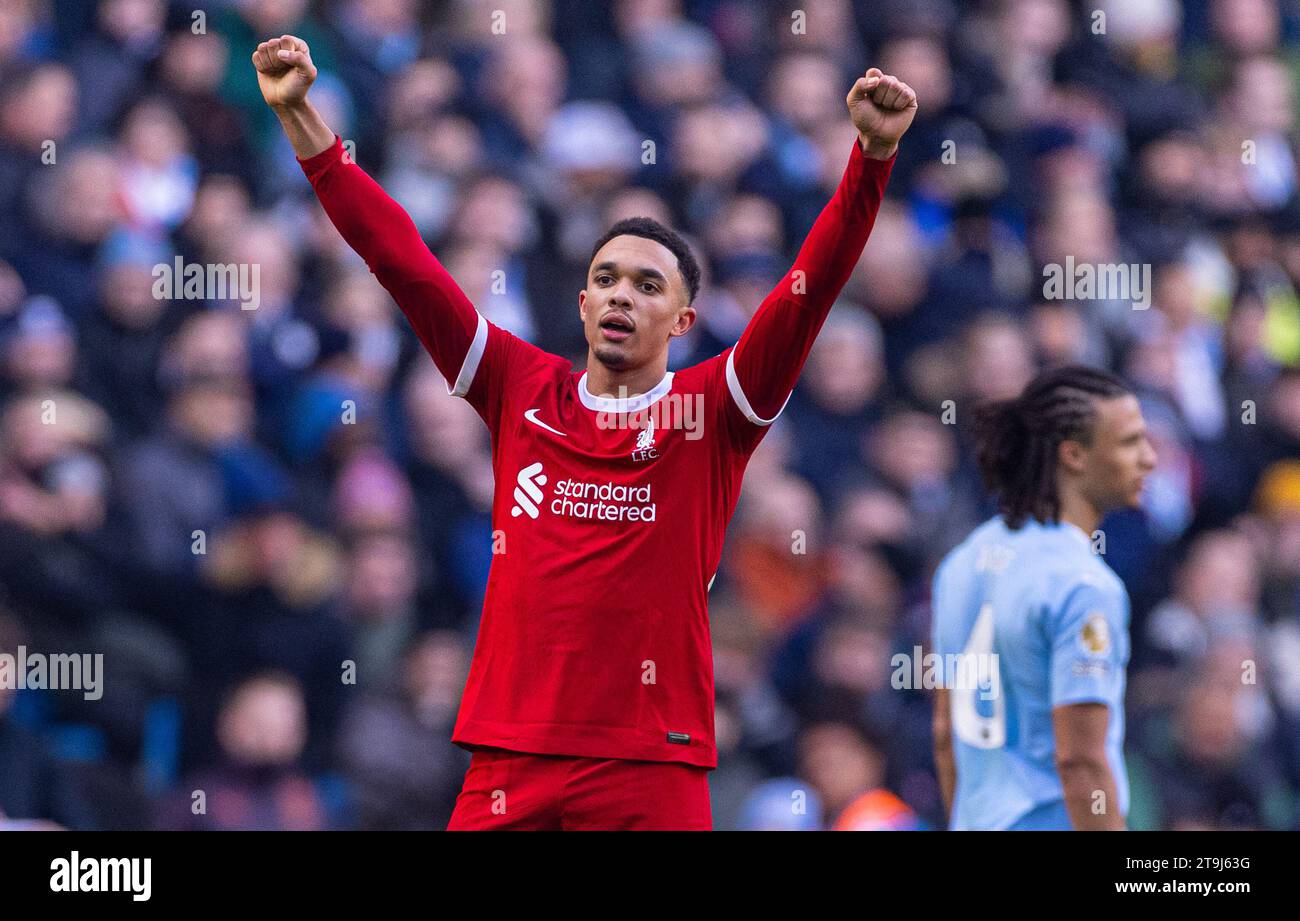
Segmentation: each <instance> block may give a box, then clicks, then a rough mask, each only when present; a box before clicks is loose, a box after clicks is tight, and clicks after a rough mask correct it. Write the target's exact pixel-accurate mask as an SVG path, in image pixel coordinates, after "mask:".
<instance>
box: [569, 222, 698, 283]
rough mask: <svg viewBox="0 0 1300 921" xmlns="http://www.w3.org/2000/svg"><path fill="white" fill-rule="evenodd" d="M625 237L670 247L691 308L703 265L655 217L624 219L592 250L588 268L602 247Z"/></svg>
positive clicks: (674, 233) (681, 241)
mask: <svg viewBox="0 0 1300 921" xmlns="http://www.w3.org/2000/svg"><path fill="white" fill-rule="evenodd" d="M624 235H627V236H633V237H645V238H646V239H647V240H654V241H655V242H656V243H661V244H663V245H664V246H665V247H667V249H668V251H669V252H671V253H672V254H673V255H674V256H676V257H677V270H678V271H679V272H681V273H682V279H683V280H684V281H685V282H686V295H687V297H686V303H687V304H690V303H692V302H693V301H694V300H695V295H697V294H699V293H700V264H699V263H698V262H696V261H695V254H694V253H693V252H691V247H690V244H688V243H687V242H686V241H685V240H684V239H682V237H681V235H680V234H679V233H677V231H675V230H673V229H672V228H670V227H665V226H664V225H663V224H661V223H659V222H658V221H656V220H655V219H654V218H652V217H628V218H624V219H623V220H621V221H619V222H618V223H616V224H615V225H614V226H613V227H611V228H609V230H607V231H605V233H604V234H603V235H602V236H601V238H600V239H599V240H597V241H596V245H595V246H593V247H592V248H591V259H589V260H588V262H587V264H588V265H590V264H591V263H592V262H594V261H595V260H596V254H597V253H598V252H600V248H601V247H602V246H604V245H605V244H606V243H608V242H609V241H610V240H612V239H614V238H615V237H621V236H624Z"/></svg>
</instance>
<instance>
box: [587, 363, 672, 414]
mask: <svg viewBox="0 0 1300 921" xmlns="http://www.w3.org/2000/svg"><path fill="white" fill-rule="evenodd" d="M672 387H673V372H672V371H666V372H664V376H663V379H662V380H661V381H659V383H657V384H655V385H654V387H653V388H652V389H650V390H647V391H646V392H645V393H639V394H637V395H636V396H633V397H627V398H622V397H598V396H596V395H595V394H594V393H592V392H591V391H590V390H588V389H587V372H586V371H583V372H582V377H580V378H578V399H579V400H581V401H582V405H583V406H585V407H587V408H588V409H590V410H594V411H595V412H604V413H635V412H640V411H641V410H643V409H645V408H646V407H647V406H649V405H650V404H651V403H653V402H655V401H656V400H658V399H659V398H660V397H662V396H664V395H665V394H667V393H668V391H669V390H671V389H672Z"/></svg>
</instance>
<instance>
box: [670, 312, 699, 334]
mask: <svg viewBox="0 0 1300 921" xmlns="http://www.w3.org/2000/svg"><path fill="white" fill-rule="evenodd" d="M695 318H696V313H695V308H694V307H683V308H682V309H681V310H679V311H678V312H677V322H676V323H674V324H673V329H672V333H671V335H672V336H685V335H686V334H687V333H688V332H690V329H691V327H692V326H694V325H695Z"/></svg>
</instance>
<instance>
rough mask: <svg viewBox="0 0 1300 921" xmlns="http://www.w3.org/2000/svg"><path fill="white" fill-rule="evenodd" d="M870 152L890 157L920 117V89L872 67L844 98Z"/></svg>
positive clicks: (884, 157)
mask: <svg viewBox="0 0 1300 921" xmlns="http://www.w3.org/2000/svg"><path fill="white" fill-rule="evenodd" d="M844 101H845V102H846V103H847V104H848V107H849V116H850V117H851V118H852V119H853V124H854V126H855V127H856V128H857V129H858V134H859V135H860V137H861V140H862V146H863V148H864V149H865V150H866V151H867V153H868V155H870V156H873V157H879V158H881V159H887V158H888V157H890V156H892V155H893V153H894V151H895V150H896V149H897V148H898V140H899V138H901V137H902V136H903V134H904V132H906V131H907V129H908V128H909V127H910V126H911V124H912V119H913V118H915V117H916V91H915V90H913V89H912V88H911V87H910V86H908V85H907V84H906V83H904V82H903V81H902V80H900V79H898V78H897V77H891V76H889V75H887V74H884V73H882V72H881V71H880V70H879V69H878V68H875V67H873V68H871V69H870V70H868V71H867V72H866V74H864V75H863V76H861V77H859V78H858V79H857V81H856V82H855V83H854V84H853V88H852V89H850V90H849V95H848V98H846V99H845V100H844Z"/></svg>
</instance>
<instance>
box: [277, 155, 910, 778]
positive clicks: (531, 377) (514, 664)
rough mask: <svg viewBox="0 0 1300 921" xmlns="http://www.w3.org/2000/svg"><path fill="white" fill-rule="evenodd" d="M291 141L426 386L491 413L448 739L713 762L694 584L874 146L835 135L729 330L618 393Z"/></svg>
mask: <svg viewBox="0 0 1300 921" xmlns="http://www.w3.org/2000/svg"><path fill="white" fill-rule="evenodd" d="M300 162H301V163H302V167H303V170H304V171H305V172H306V174H307V176H308V178H309V179H310V181H311V183H312V186H313V188H314V189H315V191H316V193H317V195H318V197H319V198H320V200H321V203H322V205H323V206H324V208H325V210H326V213H327V214H328V215H329V217H330V219H331V220H332V221H333V222H334V225H335V226H336V227H337V228H338V229H339V231H340V233H342V235H343V237H344V239H346V240H347V242H348V243H349V244H350V245H351V246H352V247H353V248H354V249H355V250H356V251H357V252H358V253H360V254H361V255H362V257H363V258H365V260H366V262H367V264H368V265H369V266H370V269H371V271H372V272H374V274H375V276H376V277H377V278H378V279H379V281H380V283H381V284H383V285H384V287H385V288H387V289H388V291H389V292H390V293H391V294H392V295H393V297H394V299H395V300H396V301H397V303H398V305H399V306H400V307H401V309H402V311H403V313H404V314H405V315H406V317H407V319H408V320H409V321H410V323H411V325H412V327H413V328H414V329H415V332H416V334H417V335H418V336H419V338H420V340H421V342H422V343H423V344H424V346H425V348H426V349H427V350H428V351H429V353H430V355H432V357H433V359H434V362H435V363H436V364H437V366H438V368H439V370H440V371H441V372H442V374H443V376H444V377H445V378H446V379H447V385H448V390H449V391H450V392H451V393H452V394H453V395H455V396H459V397H463V398H465V399H466V400H467V401H468V402H469V403H470V404H471V405H472V406H473V407H474V409H475V410H476V411H477V412H478V414H479V415H480V416H481V417H482V419H483V421H484V422H485V423H486V424H487V426H488V428H489V430H490V431H491V434H492V467H493V473H494V476H495V481H496V492H495V496H494V499H493V508H492V527H493V530H494V535H493V537H494V555H493V559H492V566H491V571H490V573H489V576H488V584H487V593H486V596H485V598H484V602H483V616H482V623H481V626H480V629H479V635H478V642H477V645H476V647H475V650H474V657H473V661H472V664H471V666H470V673H469V679H468V682H467V683H466V686H465V694H464V697H463V699H462V701H461V707H460V714H459V717H458V719H457V721H456V728H455V731H454V733H453V740H454V741H455V742H457V743H459V744H461V745H463V746H465V747H470V748H472V747H475V746H490V747H495V748H504V749H510V750H513V751H520V752H532V753H537V754H552V755H571V756H579V757H588V758H626V759H636V760H649V761H680V762H684V763H687V764H693V765H698V766H702V767H714V766H715V765H716V764H717V752H716V748H715V746H714V740H713V655H712V647H711V643H710V638H709V621H708V601H707V599H708V591H709V587H710V585H711V584H712V581H713V577H714V575H715V574H716V572H717V568H718V561H719V559H720V557H721V555H722V543H723V537H724V534H725V532H726V527H727V522H728V521H729V520H730V519H731V515H732V512H733V511H734V509H735V507H736V500H737V499H738V497H739V494H740V487H741V480H742V477H743V474H744V470H745V465H746V463H747V462H748V460H749V457H750V456H751V454H752V453H753V451H754V448H755V447H756V446H757V445H758V443H759V441H760V440H761V439H762V437H763V435H764V433H765V432H766V431H767V426H768V425H770V424H771V423H772V422H773V421H774V420H775V419H776V417H777V416H778V415H779V414H780V411H781V410H782V409H783V408H784V406H785V402H786V400H787V399H788V398H789V395H790V392H791V390H792V389H793V387H794V384H795V381H796V380H797V379H798V376H799V372H800V370H801V369H802V367H803V364H804V361H805V360H806V359H807V357H808V352H809V350H810V349H811V347H812V343H813V340H814V339H815V338H816V335H817V332H818V331H819V330H820V329H821V326H822V323H823V322H824V320H825V318H826V315H827V313H828V312H829V310H830V307H831V304H832V303H833V302H834V300H835V297H836V296H837V295H838V294H839V291H840V289H841V288H842V287H843V285H844V282H845V281H846V280H847V279H848V276H849V273H850V272H851V271H852V269H853V266H854V265H855V264H856V263H857V261H858V258H859V257H860V255H861V253H862V248H863V246H864V245H865V244H866V240H867V236H868V234H869V233H870V231H871V225H872V223H873V222H874V220H875V215H876V212H877V210H878V208H879V205H880V201H881V198H882V196H883V194H884V188H885V184H886V182H887V181H888V177H889V173H890V170H891V169H892V166H893V161H892V160H887V161H880V160H872V159H870V158H867V157H866V156H864V155H863V153H862V150H861V148H860V147H859V145H858V143H857V141H856V140H855V141H854V144H853V149H852V152H851V153H850V155H849V160H848V165H847V166H846V168H845V171H844V175H843V178H842V179H841V181H840V184H839V187H838V188H837V189H836V192H835V194H834V196H833V197H832V198H831V200H830V202H829V203H828V204H827V206H826V208H825V209H824V210H823V211H822V213H821V215H820V216H819V217H818V219H817V221H816V222H815V223H814V225H813V228H812V230H811V231H810V232H809V235H808V237H807V239H806V240H805V242H804V244H803V246H802V248H801V249H800V251H799V256H798V258H797V259H796V260H795V264H794V266H793V267H792V268H791V270H790V272H789V273H787V274H786V276H785V277H784V278H783V279H782V280H781V281H780V282H779V283H778V284H777V286H776V287H775V288H774V289H773V290H772V293H771V294H769V295H768V297H767V298H766V299H765V300H764V301H763V304H762V305H761V306H760V307H759V309H758V311H757V312H756V313H755V314H754V317H753V318H752V319H751V321H750V323H749V325H748V327H747V328H746V330H745V332H744V334H743V335H742V336H741V339H740V341H739V342H738V343H737V344H736V346H734V347H732V348H729V349H727V350H726V351H724V352H722V353H721V354H720V355H717V356H715V357H713V358H710V359H708V360H707V361H704V362H701V363H700V364H697V365H694V366H692V367H690V368H686V369H683V370H681V371H677V372H672V371H669V372H667V373H665V374H664V376H663V379H662V380H661V381H660V382H659V383H658V384H657V385H656V386H655V387H654V388H653V389H652V390H650V391H649V392H647V393H644V394H640V395H636V396H633V397H630V398H626V399H617V398H613V397H605V396H600V395H596V394H593V393H591V392H590V390H589V389H588V387H587V379H586V373H585V372H581V373H579V372H575V371H573V370H572V368H571V365H570V362H569V361H567V360H565V359H563V358H560V357H559V356H556V355H551V354H549V353H547V352H543V351H542V350H540V349H538V348H536V347H535V346H533V345H531V344H529V343H528V342H525V341H524V340H522V339H520V338H518V337H516V336H514V335H512V334H511V333H509V332H507V331H505V330H503V329H501V328H499V327H497V326H495V325H494V324H492V323H490V322H488V321H487V320H486V319H485V318H484V317H483V316H482V315H481V314H479V313H478V311H477V310H476V309H475V308H474V306H473V305H472V304H471V303H470V302H469V300H468V299H467V298H466V297H465V295H464V293H463V292H462V291H461V290H460V288H459V287H458V286H457V285H456V283H455V282H454V281H453V280H452V279H451V277H450V276H449V275H448V274H447V272H446V270H445V269H443V267H442V265H441V264H440V263H439V262H438V261H437V259H436V258H435V257H434V256H433V254H432V253H430V252H429V250H428V248H427V247H426V246H425V245H424V243H423V241H422V240H421V238H420V236H419V233H418V231H417V230H416V228H415V226H414V224H412V222H411V221H410V219H409V217H407V215H406V214H405V212H403V211H402V209H401V208H400V207H399V206H398V205H397V204H396V203H395V202H394V201H393V200H392V199H391V198H389V197H388V196H387V195H386V194H385V193H384V192H383V190H382V189H380V188H379V186H378V185H377V184H375V183H374V182H373V181H372V180H371V179H370V178H369V177H368V176H367V175H366V174H365V173H364V172H363V171H362V170H361V169H360V168H359V167H358V166H357V165H356V164H355V163H353V162H352V161H351V160H350V159H349V158H348V157H347V156H346V155H345V154H344V153H343V149H342V146H341V142H340V141H339V140H338V139H337V138H336V139H335V143H334V146H333V147H332V148H330V149H329V150H326V151H324V152H323V153H321V154H319V155H317V156H316V157H312V158H310V159H308V160H305V161H300ZM575 313H576V311H575Z"/></svg>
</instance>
